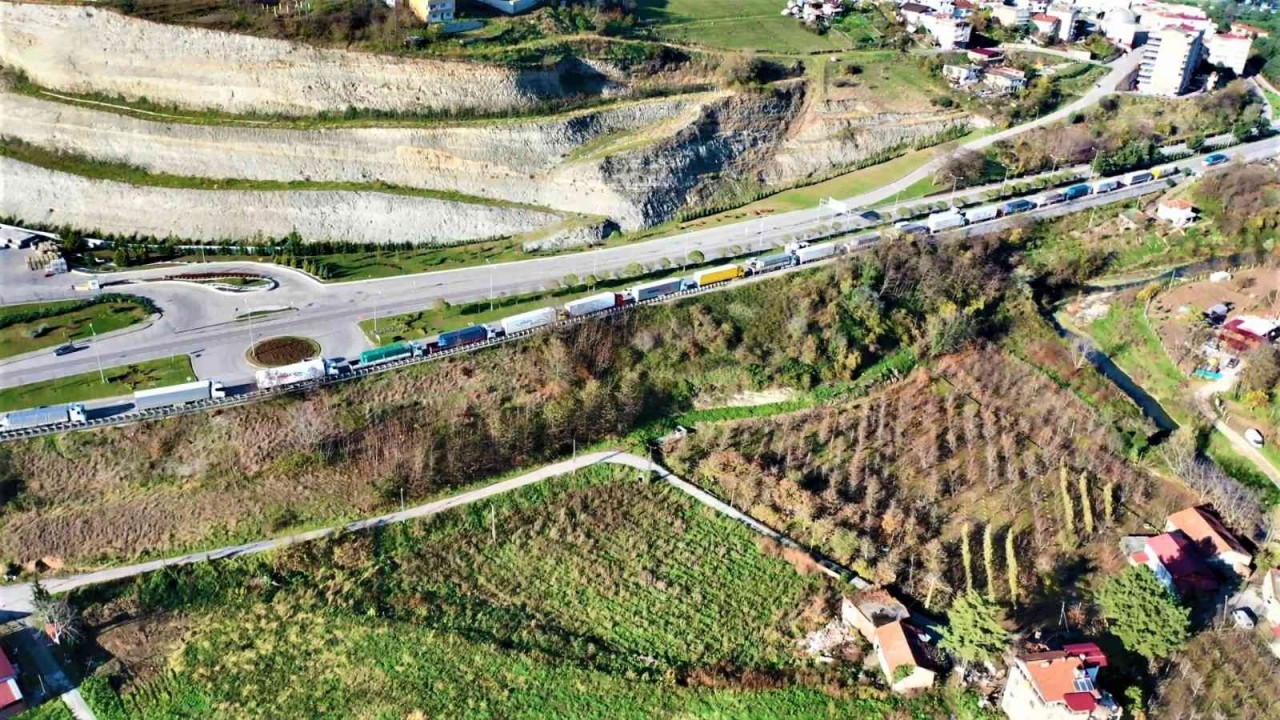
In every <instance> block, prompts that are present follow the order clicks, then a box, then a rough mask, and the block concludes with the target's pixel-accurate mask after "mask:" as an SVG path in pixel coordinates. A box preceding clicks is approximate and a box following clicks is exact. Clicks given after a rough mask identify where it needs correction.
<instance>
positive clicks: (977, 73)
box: [942, 65, 982, 87]
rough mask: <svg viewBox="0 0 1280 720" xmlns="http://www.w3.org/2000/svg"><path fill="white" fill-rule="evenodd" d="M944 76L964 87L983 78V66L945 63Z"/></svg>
mask: <svg viewBox="0 0 1280 720" xmlns="http://www.w3.org/2000/svg"><path fill="white" fill-rule="evenodd" d="M942 77H944V78H946V79H947V80H949V81H950V82H952V83H954V84H956V85H959V86H960V87H964V86H966V85H972V84H974V83H976V82H978V81H979V80H981V79H982V68H980V67H978V66H977V65H943V66H942Z"/></svg>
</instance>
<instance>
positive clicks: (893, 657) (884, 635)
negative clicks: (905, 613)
mask: <svg viewBox="0 0 1280 720" xmlns="http://www.w3.org/2000/svg"><path fill="white" fill-rule="evenodd" d="M917 635H918V632H917V630H916V629H915V628H914V627H912V626H911V625H910V624H909V623H906V622H904V621H902V620H899V621H897V622H892V623H889V624H888V625H881V626H880V627H878V628H876V641H877V642H878V643H879V645H880V652H882V653H884V660H885V663H886V664H888V666H889V671H890V672H893V671H894V670H897V669H898V668H900V667H902V666H903V665H907V666H909V667H921V666H922V665H923V664H924V655H923V653H921V652H920V650H919V648H918V647H917V643H918V642H919V640H917V637H916V636H917Z"/></svg>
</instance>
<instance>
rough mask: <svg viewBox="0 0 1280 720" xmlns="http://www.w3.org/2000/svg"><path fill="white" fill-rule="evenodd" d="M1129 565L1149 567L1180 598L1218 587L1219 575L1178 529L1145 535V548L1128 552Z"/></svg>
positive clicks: (1209, 591)
mask: <svg viewBox="0 0 1280 720" xmlns="http://www.w3.org/2000/svg"><path fill="white" fill-rule="evenodd" d="M1129 564H1130V565H1143V566H1146V567H1148V568H1150V569H1151V571H1152V572H1153V573H1155V575H1156V578H1157V579H1158V580H1159V581H1160V582H1161V583H1162V584H1164V586H1165V587H1166V588H1168V589H1169V592H1172V593H1174V594H1175V595H1178V596H1179V597H1189V596H1192V595H1200V594H1205V595H1209V594H1212V593H1214V592H1217V590H1218V577H1217V575H1215V574H1214V572H1213V570H1212V569H1211V568H1210V567H1209V564H1208V563H1207V562H1206V561H1205V559H1204V558H1203V557H1201V555H1200V553H1199V552H1198V551H1197V550H1196V546H1195V544H1194V543H1192V542H1191V540H1190V539H1189V538H1187V536H1186V535H1183V534H1182V533H1181V532H1179V531H1176V530H1175V531H1173V532H1166V533H1161V534H1160V535H1154V536H1152V537H1148V538H1146V542H1145V543H1144V545H1143V547H1142V549H1140V550H1138V551H1137V552H1135V553H1133V554H1131V555H1129Z"/></svg>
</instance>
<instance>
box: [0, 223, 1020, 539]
mask: <svg viewBox="0 0 1280 720" xmlns="http://www.w3.org/2000/svg"><path fill="white" fill-rule="evenodd" d="M956 250H960V246H957V248H956ZM1002 252H1003V251H1002V250H1001V246H1000V245H999V244H998V243H994V244H979V245H977V246H973V247H971V248H970V249H969V250H968V251H965V252H956V251H953V250H952V249H942V248H938V247H936V246H932V245H927V244H920V245H914V244H911V243H905V242H904V243H901V244H895V245H893V246H890V247H888V248H886V249H885V250H884V251H882V253H881V254H880V255H878V256H875V257H870V256H867V257H864V258H858V259H855V260H854V261H853V262H847V263H841V264H839V265H837V266H833V267H831V268H823V269H818V270H815V271H812V272H807V273H800V274H796V275H792V276H786V277H782V278H778V279H775V280H770V281H767V282H763V283H754V284H750V285H747V286H743V287H740V288H736V289H733V290H729V291H726V292H723V293H716V294H714V295H711V296H707V297H705V298H699V299H697V300H696V301H689V302H683V303H679V304H675V305H670V306H662V307H651V308H643V309H640V310H638V311H636V312H632V313H628V314H626V315H623V316H619V317H616V318H611V319H608V320H601V321H597V322H592V323H587V324H584V325H580V326H576V327H574V328H572V329H570V330H567V331H564V332H560V333H551V334H546V335H540V336H538V337H536V338H532V339H530V340H528V341H525V342H521V343H517V344H513V345H509V346H504V347H502V348H499V349H495V350H493V351H486V352H481V353H473V354H468V355H466V356H462V357H458V358H451V359H448V360H446V361H443V362H436V363H431V364H430V365H426V366H419V367H416V368H412V369H408V370H404V371H398V372H395V373H389V374H385V375H381V376H378V377H376V378H372V379H369V380H365V381H361V382H358V383H348V384H344V385H343V386H341V387H338V388H334V389H333V390H331V391H326V392H322V393H315V394H312V395H308V396H306V397H293V398H287V399H283V400H280V401H274V402H271V403H265V404H256V405H252V406H245V407H242V408H236V409H233V410H228V411H224V412H219V413H215V414H209V415H191V416H185V417H181V418H175V419H172V420H166V421H164V422H160V423H156V424H147V425H139V426H132V427H126V428H117V429H111V430H106V431H102V432H94V433H76V434H71V435H63V436H59V437H57V438H55V439H51V440H48V441H44V440H42V441H33V442H23V443H17V444H12V445H8V446H6V449H5V451H4V452H6V453H9V454H11V455H12V464H13V466H14V467H15V468H17V470H18V476H19V478H20V482H19V483H18V484H19V487H20V488H21V492H19V493H18V494H17V497H16V499H15V500H14V501H12V502H10V503H8V504H6V505H5V506H4V509H3V516H2V517H3V522H4V524H3V527H2V528H0V554H3V555H4V556H7V557H8V558H10V559H12V560H15V561H18V562H20V563H23V564H27V563H32V562H34V561H36V560H39V559H41V558H45V557H48V558H49V559H50V560H56V561H58V562H72V563H74V564H80V563H84V562H90V561H93V560H95V559H98V560H110V559H116V558H128V557H134V556H137V555H138V554H150V553H165V552H172V551H174V550H177V549H181V548H188V547H193V546H201V545H209V544H212V543H218V542H224V541H227V540H233V539H237V538H246V539H247V538H255V537H259V536H261V535H264V534H269V533H272V532H279V531H281V530H283V529H286V528H288V527H292V526H295V525H298V524H300V523H311V522H315V521H318V520H321V519H333V518H338V517H345V516H348V515H350V514H353V513H354V514H366V513H368V512H370V511H372V510H374V509H376V508H380V507H385V506H386V505H388V504H390V503H392V502H395V501H398V500H399V499H400V497H401V493H402V492H403V493H404V495H405V497H406V498H407V499H408V500H415V499H418V498H423V497H428V496H432V495H436V494H439V493H440V492H443V491H447V490H449V489H452V488H456V487H459V486H461V485H466V484H469V483H473V482H477V481H480V480H482V479H484V478H487V477H492V476H494V475H498V474H501V473H504V472H506V471H508V470H510V469H512V468H514V467H520V466H525V465H530V464H536V463H539V462H541V461H543V460H545V459H548V458H551V457H559V456H563V455H567V454H569V452H570V451H571V450H572V448H573V447H574V446H575V444H576V445H577V446H578V447H582V446H585V445H587V444H589V443H592V442H596V441H599V440H601V439H604V438H608V437H612V436H618V435H622V434H625V433H627V432H628V431H629V430H630V429H631V428H633V427H634V426H635V425H636V424H637V423H639V422H643V421H645V420H648V419H653V418H658V417H663V416H668V415H671V414H673V413H677V412H679V411H682V410H684V409H688V408H690V407H692V405H693V401H694V399H695V398H698V397H706V398H715V397H728V396H729V395H732V394H733V393H735V392H737V391H739V390H742V389H750V388H756V389H758V388H764V387H771V386H777V385H782V386H790V387H794V388H798V389H801V390H808V389H811V388H813V387H815V386H818V385H820V384H828V385H831V384H834V385H835V386H836V387H837V390H838V389H839V387H840V384H841V383H845V382H848V381H850V380H852V379H853V378H855V377H857V376H858V375H859V374H860V372H861V371H863V370H864V369H867V368H870V367H871V366H872V365H873V364H874V363H875V362H876V361H877V360H879V359H881V358H883V357H885V356H886V355H888V354H890V353H893V352H895V351H896V350H899V349H902V348H905V347H909V348H912V349H913V351H915V348H916V347H918V348H919V349H918V352H919V353H920V354H922V355H934V354H941V353H946V352H950V351H952V350H955V349H959V348H961V347H963V346H964V345H965V344H966V343H968V342H969V341H970V340H971V339H972V338H973V337H975V336H977V335H978V334H980V333H982V332H986V331H989V330H991V329H993V322H994V317H995V313H996V311H997V309H998V306H999V298H1000V297H1001V295H1002V293H1003V292H1004V284H1003V280H1002V278H1003V271H1002V270H1001V264H1002V263H1003V262H1004V260H1003V259H1002V256H1001V253H1002ZM50 564H56V562H51V563H50Z"/></svg>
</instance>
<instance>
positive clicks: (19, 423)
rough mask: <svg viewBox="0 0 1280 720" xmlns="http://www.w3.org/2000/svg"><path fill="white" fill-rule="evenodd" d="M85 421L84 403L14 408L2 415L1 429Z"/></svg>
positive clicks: (0, 420) (0, 418)
mask: <svg viewBox="0 0 1280 720" xmlns="http://www.w3.org/2000/svg"><path fill="white" fill-rule="evenodd" d="M84 421H85V414H84V405H81V404H80V403H71V404H69V405H50V406H48V407H38V408H31V409H30V410H14V411H13V412H11V413H6V414H4V415H0V430H25V429H27V428H37V427H43V426H45V425H62V424H65V423H82V422H84Z"/></svg>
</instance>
